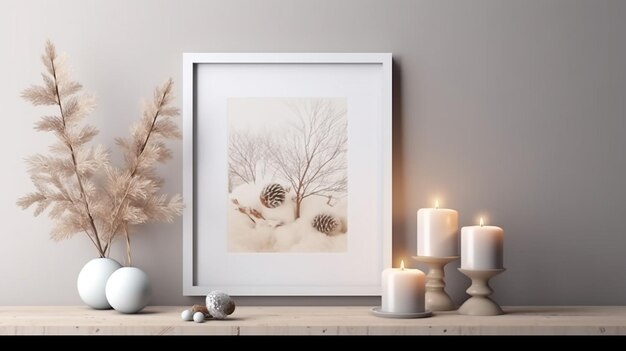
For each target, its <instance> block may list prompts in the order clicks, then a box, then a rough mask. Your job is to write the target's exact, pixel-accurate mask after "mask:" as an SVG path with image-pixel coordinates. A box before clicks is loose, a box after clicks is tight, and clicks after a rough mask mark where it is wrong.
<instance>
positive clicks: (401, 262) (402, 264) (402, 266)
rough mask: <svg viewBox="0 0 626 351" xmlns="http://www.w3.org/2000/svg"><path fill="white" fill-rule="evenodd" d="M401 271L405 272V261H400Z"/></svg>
mask: <svg viewBox="0 0 626 351" xmlns="http://www.w3.org/2000/svg"><path fill="white" fill-rule="evenodd" d="M400 269H401V270H404V260H402V261H400Z"/></svg>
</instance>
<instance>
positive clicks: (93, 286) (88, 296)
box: [76, 258, 122, 310]
mask: <svg viewBox="0 0 626 351" xmlns="http://www.w3.org/2000/svg"><path fill="white" fill-rule="evenodd" d="M120 268H122V265H121V264H119V263H118V262H117V261H116V260H113V259H110V258H94V259H93V260H91V261H89V262H87V264H86V265H85V266H83V269H81V270H80V273H78V279H77V280H76V287H77V288H78V295H80V299H81V300H83V302H84V303H85V304H86V305H88V306H89V307H91V308H95V309H97V310H104V309H109V308H111V305H110V304H109V302H108V300H107V297H106V292H105V289H106V284H107V281H108V279H109V277H110V276H111V274H113V272H115V271H116V270H118V269H120Z"/></svg>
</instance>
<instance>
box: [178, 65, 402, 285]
mask: <svg viewBox="0 0 626 351" xmlns="http://www.w3.org/2000/svg"><path fill="white" fill-rule="evenodd" d="M391 77H392V56H391V54H390V53H184V54H183V196H184V199H185V205H186V207H185V210H184V213H183V294H184V295H187V296H190V295H191V296H197V295H206V294H207V293H208V292H209V291H211V290H222V291H225V292H227V293H229V294H231V295H238V296H246V295H248V296H294V295H303V296H341V295H343V296H375V295H380V293H381V277H380V276H381V272H382V270H383V269H385V268H388V267H391V255H392V248H391V234H392V233H391V232H392V214H391V209H392V203H391V200H392V195H391V194H392V164H391V163H392V161H391V160H392V140H391V138H392V84H391V83H392V78H391ZM329 96H331V97H336V96H341V97H345V99H346V100H347V101H348V103H347V105H348V109H347V111H348V112H347V116H348V117H347V118H348V122H347V135H348V137H347V140H348V147H347V149H348V156H347V159H348V166H347V169H348V170H347V172H348V173H347V174H348V196H347V199H348V200H347V203H348V207H347V208H348V210H347V213H348V215H347V217H348V223H350V233H348V235H347V239H346V240H347V249H346V251H345V252H340V253H276V254H274V253H271V254H267V253H238V252H234V253H233V252H229V251H228V249H227V245H225V241H224V240H225V239H223V237H224V236H225V235H226V232H225V225H226V223H225V222H226V220H225V219H224V218H225V217H226V214H227V211H229V210H230V209H228V208H227V207H228V206H227V202H226V201H222V200H225V199H226V197H224V194H228V190H224V191H222V188H221V187H222V186H223V187H225V186H226V185H225V184H226V182H225V179H226V178H227V176H226V173H227V168H228V165H227V161H226V159H227V156H226V153H227V139H228V137H227V132H226V130H227V129H228V124H227V123H226V120H227V110H228V107H227V105H228V103H227V101H228V99H230V98H239V97H287V98H289V97H298V98H301V97H313V98H315V97H329ZM353 232H354V234H352V233H353Z"/></svg>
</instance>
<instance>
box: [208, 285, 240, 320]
mask: <svg viewBox="0 0 626 351" xmlns="http://www.w3.org/2000/svg"><path fill="white" fill-rule="evenodd" d="M206 307H207V309H208V310H209V314H210V315H211V316H212V317H213V318H215V319H224V318H226V316H228V315H230V314H232V313H233V312H235V301H234V300H233V299H232V298H231V297H230V296H229V295H228V294H227V293H224V292H221V291H217V290H215V291H211V292H210V293H209V294H208V295H207V296H206Z"/></svg>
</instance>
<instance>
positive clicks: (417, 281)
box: [382, 261, 426, 313]
mask: <svg viewBox="0 0 626 351" xmlns="http://www.w3.org/2000/svg"><path fill="white" fill-rule="evenodd" d="M382 280H383V295H382V300H383V301H382V302H383V303H382V311H383V312H392V313H418V312H424V311H425V307H424V306H425V303H424V299H425V294H426V283H425V281H426V277H425V276H424V273H423V272H422V271H420V270H419V269H409V268H404V261H402V263H401V264H400V268H387V269H385V270H384V271H383V274H382Z"/></svg>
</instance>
